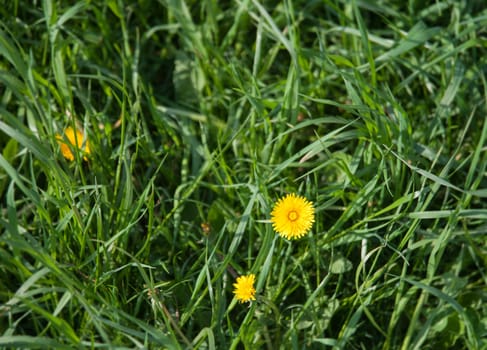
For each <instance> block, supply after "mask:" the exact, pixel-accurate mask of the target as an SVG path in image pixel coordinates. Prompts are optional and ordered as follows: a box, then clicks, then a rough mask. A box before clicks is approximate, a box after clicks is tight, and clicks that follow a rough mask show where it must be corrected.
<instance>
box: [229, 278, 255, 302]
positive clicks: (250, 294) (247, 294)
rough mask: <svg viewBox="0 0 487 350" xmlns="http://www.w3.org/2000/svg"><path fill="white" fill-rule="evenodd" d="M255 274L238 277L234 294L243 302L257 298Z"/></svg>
mask: <svg viewBox="0 0 487 350" xmlns="http://www.w3.org/2000/svg"><path fill="white" fill-rule="evenodd" d="M254 283H255V275H254V274H250V275H247V276H240V277H238V278H237V283H234V284H233V286H234V287H235V289H234V291H233V294H235V298H237V300H238V301H239V302H241V303H244V302H247V301H251V300H255V288H254Z"/></svg>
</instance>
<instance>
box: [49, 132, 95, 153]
mask: <svg viewBox="0 0 487 350" xmlns="http://www.w3.org/2000/svg"><path fill="white" fill-rule="evenodd" d="M66 139H67V141H69V144H68V143H67V142H66ZM56 140H57V142H58V143H59V146H60V147H61V153H62V154H63V156H64V158H66V159H67V160H71V161H72V160H74V158H75V157H74V154H73V151H72V149H78V150H80V149H81V150H82V152H83V159H84V160H87V158H86V156H87V155H89V154H90V153H91V150H90V142H89V140H88V138H86V139H85V137H84V134H83V129H81V128H72V127H68V128H66V130H64V137H63V136H62V135H59V134H57V135H56Z"/></svg>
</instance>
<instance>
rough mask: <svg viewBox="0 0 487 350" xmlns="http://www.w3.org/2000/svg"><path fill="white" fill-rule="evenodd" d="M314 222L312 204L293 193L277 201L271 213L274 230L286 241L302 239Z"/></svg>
mask: <svg viewBox="0 0 487 350" xmlns="http://www.w3.org/2000/svg"><path fill="white" fill-rule="evenodd" d="M314 221H315V210H314V208H313V203H312V202H310V201H308V200H307V199H306V198H304V197H300V196H297V195H296V194H294V193H293V194H288V195H287V196H286V197H284V198H281V199H279V200H278V201H277V203H276V204H275V205H274V209H272V213H271V222H272V226H273V227H274V230H275V231H276V232H277V233H278V234H279V235H280V236H281V237H284V238H287V239H298V238H301V237H303V236H304V235H305V234H306V233H307V232H308V231H309V230H310V229H311V226H313V222H314Z"/></svg>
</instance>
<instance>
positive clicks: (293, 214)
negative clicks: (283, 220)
mask: <svg viewBox="0 0 487 350" xmlns="http://www.w3.org/2000/svg"><path fill="white" fill-rule="evenodd" d="M287 218H288V219H289V220H290V221H296V220H297V219H299V214H298V213H297V212H296V211H295V210H291V211H290V212H289V213H288V214H287Z"/></svg>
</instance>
